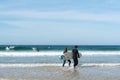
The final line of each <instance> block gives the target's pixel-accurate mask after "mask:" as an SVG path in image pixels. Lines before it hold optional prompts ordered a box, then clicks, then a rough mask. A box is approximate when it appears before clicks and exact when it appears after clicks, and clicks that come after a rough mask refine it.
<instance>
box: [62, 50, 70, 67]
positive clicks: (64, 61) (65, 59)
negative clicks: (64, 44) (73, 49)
mask: <svg viewBox="0 0 120 80" xmlns="http://www.w3.org/2000/svg"><path fill="white" fill-rule="evenodd" d="M65 53H67V48H64V52H63V54H64V55H65ZM66 61H68V62H69V66H70V64H71V60H70V59H67V58H66V56H65V57H64V60H63V67H64V65H65V63H66Z"/></svg>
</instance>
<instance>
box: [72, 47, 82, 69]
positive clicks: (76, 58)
mask: <svg viewBox="0 0 120 80" xmlns="http://www.w3.org/2000/svg"><path fill="white" fill-rule="evenodd" d="M77 48H78V46H77V45H75V46H74V48H73V50H72V53H73V62H74V69H75V67H76V66H77V65H78V58H80V55H79V52H78V49H77Z"/></svg>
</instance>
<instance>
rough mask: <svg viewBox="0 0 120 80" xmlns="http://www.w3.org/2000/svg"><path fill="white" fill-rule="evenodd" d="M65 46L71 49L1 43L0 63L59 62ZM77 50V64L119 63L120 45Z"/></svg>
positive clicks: (58, 46) (54, 46)
mask: <svg viewBox="0 0 120 80" xmlns="http://www.w3.org/2000/svg"><path fill="white" fill-rule="evenodd" d="M65 47H67V48H68V51H69V52H71V51H72V48H73V46H72V45H1V46H0V64H13V63H14V64H18V63H24V64H36V63H37V64H42V63H44V64H52V63H55V64H59V63H62V62H63V61H62V60H60V58H59V56H60V55H61V54H63V49H64V48H65ZM37 49H39V50H37ZM78 50H79V52H80V53H82V57H81V58H80V59H79V64H93V63H94V64H103V63H104V64H108V63H109V64H111V65H112V64H119V63H120V46H79V48H78Z"/></svg>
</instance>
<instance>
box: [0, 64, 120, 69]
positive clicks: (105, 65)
mask: <svg viewBox="0 0 120 80" xmlns="http://www.w3.org/2000/svg"><path fill="white" fill-rule="evenodd" d="M45 66H48V67H52V66H56V67H60V66H62V63H58V64H57V63H51V64H50V63H49V64H46V63H38V64H24V63H23V64H18V63H17V64H0V67H12V68H13V67H23V68H24V67H45ZM80 66H81V67H112V66H120V63H84V64H81V65H80ZM80 66H79V67H80Z"/></svg>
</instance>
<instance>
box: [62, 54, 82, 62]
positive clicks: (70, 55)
mask: <svg viewBox="0 0 120 80" xmlns="http://www.w3.org/2000/svg"><path fill="white" fill-rule="evenodd" d="M79 55H80V57H81V56H82V54H81V53H79ZM61 56H63V55H61ZM64 58H65V59H66V60H69V59H72V58H73V53H72V52H66V53H64Z"/></svg>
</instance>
